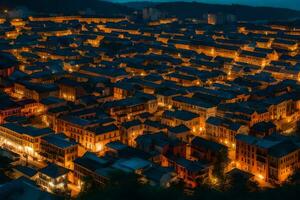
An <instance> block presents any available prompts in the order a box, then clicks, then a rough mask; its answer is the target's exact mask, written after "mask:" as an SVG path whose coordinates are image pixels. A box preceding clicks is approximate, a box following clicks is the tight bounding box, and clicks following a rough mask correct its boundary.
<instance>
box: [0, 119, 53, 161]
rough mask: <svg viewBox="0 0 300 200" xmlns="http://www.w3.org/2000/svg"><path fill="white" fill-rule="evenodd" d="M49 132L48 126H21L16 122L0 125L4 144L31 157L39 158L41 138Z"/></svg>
mask: <svg viewBox="0 0 300 200" xmlns="http://www.w3.org/2000/svg"><path fill="white" fill-rule="evenodd" d="M51 133H53V131H52V130H51V129H49V128H35V127H33V126H22V125H20V124H17V123H6V124H2V125H1V126H0V137H1V141H2V142H3V143H4V145H5V146H7V147H8V148H11V149H13V150H14V151H16V152H18V153H22V154H24V155H26V156H31V157H33V158H40V155H39V152H40V144H41V139H42V137H43V136H46V135H49V134H51Z"/></svg>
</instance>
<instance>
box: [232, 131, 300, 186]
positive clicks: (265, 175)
mask: <svg viewBox="0 0 300 200" xmlns="http://www.w3.org/2000/svg"><path fill="white" fill-rule="evenodd" d="M299 152H300V148H299V145H298V144H297V143H296V142H295V141H294V140H293V138H288V137H285V136H280V135H277V134H272V135H271V136H268V137H265V138H257V137H254V136H250V135H241V134H239V135H237V136H236V160H235V161H236V166H237V168H239V169H241V170H243V171H246V172H249V173H251V174H253V175H255V176H256V177H257V179H258V180H261V181H266V182H269V183H275V184H281V183H283V182H284V181H285V180H286V179H287V178H288V177H289V176H290V175H291V174H293V172H294V171H295V170H296V169H298V168H299V163H300V160H299Z"/></svg>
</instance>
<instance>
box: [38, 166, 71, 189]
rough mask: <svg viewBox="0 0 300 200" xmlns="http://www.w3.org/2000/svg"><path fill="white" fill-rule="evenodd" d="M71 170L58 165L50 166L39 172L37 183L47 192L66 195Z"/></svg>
mask: <svg viewBox="0 0 300 200" xmlns="http://www.w3.org/2000/svg"><path fill="white" fill-rule="evenodd" d="M68 173H69V170H68V169H66V168H63V167H60V166H58V165H56V164H52V163H51V164H49V165H47V166H46V167H44V168H42V169H41V170H40V171H39V172H38V178H37V183H38V185H39V186H40V187H41V188H42V189H43V190H45V191H48V192H51V193H60V194H62V193H66V192H67V190H68V185H67V184H68Z"/></svg>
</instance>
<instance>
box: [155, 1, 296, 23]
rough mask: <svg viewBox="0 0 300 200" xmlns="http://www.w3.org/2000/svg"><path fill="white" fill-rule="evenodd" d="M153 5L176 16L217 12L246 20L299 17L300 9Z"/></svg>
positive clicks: (182, 4) (197, 4)
mask: <svg viewBox="0 0 300 200" xmlns="http://www.w3.org/2000/svg"><path fill="white" fill-rule="evenodd" d="M154 7H155V8H157V9H159V10H161V11H164V12H166V13H168V14H169V15H170V16H177V17H179V18H187V17H188V18H201V17H202V16H203V14H205V13H219V12H222V13H231V14H235V15H236V16H237V19H238V20H247V21H253V20H287V19H294V18H300V11H296V10H291V9H285V8H271V7H252V6H243V5H220V4H205V3H196V2H168V3H159V4H156V5H155V6H154Z"/></svg>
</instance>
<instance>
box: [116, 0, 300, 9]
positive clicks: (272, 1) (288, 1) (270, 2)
mask: <svg viewBox="0 0 300 200" xmlns="http://www.w3.org/2000/svg"><path fill="white" fill-rule="evenodd" d="M112 1H117V2H127V1H145V0H112ZM146 1H147V0H146ZM148 1H199V2H205V3H222V4H232V3H235V4H245V5H252V6H273V7H281V8H292V9H297V10H300V0H148Z"/></svg>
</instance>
